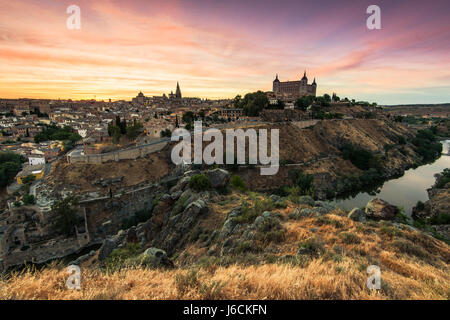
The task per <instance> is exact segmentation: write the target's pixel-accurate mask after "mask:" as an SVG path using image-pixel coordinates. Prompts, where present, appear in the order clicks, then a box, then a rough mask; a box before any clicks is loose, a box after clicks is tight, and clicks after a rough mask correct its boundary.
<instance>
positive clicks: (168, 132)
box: [161, 129, 172, 137]
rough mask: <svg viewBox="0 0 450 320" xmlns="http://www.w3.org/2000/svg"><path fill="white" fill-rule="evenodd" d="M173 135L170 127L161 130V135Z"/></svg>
mask: <svg viewBox="0 0 450 320" xmlns="http://www.w3.org/2000/svg"><path fill="white" fill-rule="evenodd" d="M171 135H172V132H170V129H164V130H161V137H170V136H171Z"/></svg>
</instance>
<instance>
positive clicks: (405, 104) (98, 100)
mask: <svg viewBox="0 0 450 320" xmlns="http://www.w3.org/2000/svg"><path fill="white" fill-rule="evenodd" d="M139 92H142V93H143V94H144V96H146V97H153V96H158V97H161V96H162V94H159V95H158V94H155V95H146V94H145V93H144V92H143V91H138V93H139ZM325 93H327V92H325ZM325 93H324V94H325ZM328 94H330V95H331V93H328ZM166 95H167V94H166ZM134 97H136V96H132V97H130V98H127V99H126V98H124V99H111V102H117V101H127V102H131V101H132V99H133V98H134ZM234 97H235V96H233V97H232V98H223V97H222V98H221V97H219V98H209V97H206V98H201V97H185V96H183V98H190V99H202V100H232V99H233V98H234ZM339 98H341V101H342V99H344V98H345V97H339ZM347 98H349V99H350V100H352V99H354V98H352V97H347ZM109 99H110V98H106V99H98V98H97V99H94V98H84V99H72V98H30V97H19V98H4V97H0V100H52V101H56V100H71V101H75V102H76V101H92V100H95V101H96V102H109V101H108V100H109ZM355 101H367V100H362V99H355ZM368 102H376V103H377V105H379V106H385V107H396V106H439V105H450V101H449V102H436V103H398V104H380V103H378V102H377V101H368Z"/></svg>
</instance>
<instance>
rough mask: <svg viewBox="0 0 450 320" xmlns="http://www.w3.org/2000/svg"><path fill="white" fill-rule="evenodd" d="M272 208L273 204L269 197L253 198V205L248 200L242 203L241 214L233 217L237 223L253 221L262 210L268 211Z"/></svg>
mask: <svg viewBox="0 0 450 320" xmlns="http://www.w3.org/2000/svg"><path fill="white" fill-rule="evenodd" d="M273 209H274V204H273V202H272V200H270V199H263V200H260V199H255V200H254V204H253V206H250V205H249V204H248V202H246V201H245V202H243V203H242V209H241V214H240V215H239V216H237V217H235V218H234V221H235V222H237V223H253V221H255V219H256V217H258V216H259V215H261V214H262V213H263V212H264V211H270V210H273Z"/></svg>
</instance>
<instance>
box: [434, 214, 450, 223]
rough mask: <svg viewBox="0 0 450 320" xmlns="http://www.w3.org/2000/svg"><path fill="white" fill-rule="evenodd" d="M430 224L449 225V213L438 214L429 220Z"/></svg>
mask: <svg viewBox="0 0 450 320" xmlns="http://www.w3.org/2000/svg"><path fill="white" fill-rule="evenodd" d="M430 224H450V213H439V214H438V215H437V216H435V217H433V218H431V219H430Z"/></svg>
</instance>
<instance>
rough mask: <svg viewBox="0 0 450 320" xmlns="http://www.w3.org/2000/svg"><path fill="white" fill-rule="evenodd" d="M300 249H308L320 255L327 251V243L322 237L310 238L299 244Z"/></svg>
mask: <svg viewBox="0 0 450 320" xmlns="http://www.w3.org/2000/svg"><path fill="white" fill-rule="evenodd" d="M298 248H299V249H306V250H308V251H309V253H311V254H313V255H317V256H320V255H322V254H323V253H324V252H325V243H324V241H323V240H322V239H321V238H320V237H317V236H316V237H313V238H309V239H307V240H305V241H302V242H300V243H299V244H298Z"/></svg>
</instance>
